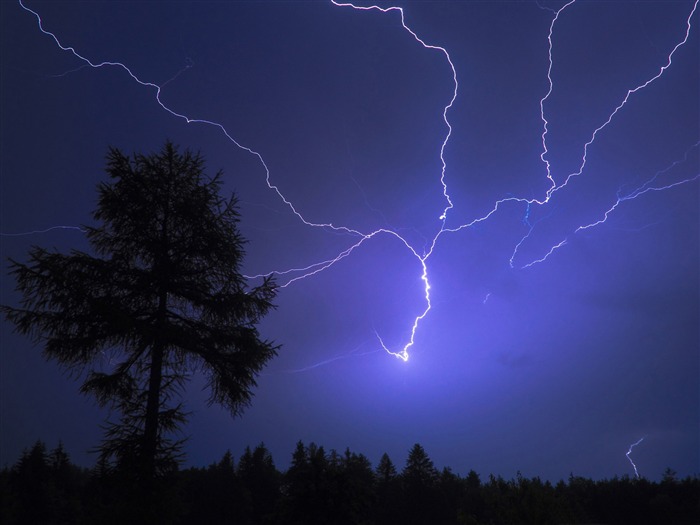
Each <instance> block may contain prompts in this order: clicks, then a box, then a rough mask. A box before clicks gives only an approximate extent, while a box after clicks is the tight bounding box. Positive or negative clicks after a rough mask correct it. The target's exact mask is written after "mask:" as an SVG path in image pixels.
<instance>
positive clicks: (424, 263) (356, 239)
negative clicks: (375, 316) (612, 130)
mask: <svg viewBox="0 0 700 525" xmlns="http://www.w3.org/2000/svg"><path fill="white" fill-rule="evenodd" d="M699 1H700V0H696V1H695V2H694V3H693V7H692V10H691V12H690V14H689V15H688V17H687V20H686V31H685V34H684V35H683V38H682V39H681V40H680V41H679V42H677V43H676V45H675V46H674V47H673V48H672V49H671V51H670V52H669V53H668V55H667V57H666V59H665V61H664V64H663V65H662V66H660V68H659V69H658V72H656V73H655V74H654V75H652V76H651V77H649V78H647V79H646V80H645V81H644V82H642V83H640V84H639V85H637V86H636V87H633V88H631V89H629V90H628V91H627V92H626V94H625V96H624V97H623V98H622V100H621V101H619V103H618V104H617V105H616V107H615V109H614V110H613V111H612V112H611V113H610V114H609V115H608V116H607V118H605V119H604V120H603V121H602V123H600V124H599V125H598V126H597V127H596V128H595V129H594V130H593V131H592V133H591V135H590V138H589V139H588V141H587V142H586V143H585V144H584V145H583V146H582V154H581V157H580V163H579V165H578V169H577V170H576V171H575V172H573V173H569V174H567V175H566V176H561V177H556V176H555V174H553V173H552V167H551V163H550V160H549V154H550V149H549V146H548V142H547V138H548V133H549V121H548V119H547V111H546V107H547V102H548V100H549V98H550V96H551V94H552V93H553V92H554V90H555V83H554V81H553V71H554V69H555V64H554V59H553V49H554V38H555V32H556V26H557V22H558V21H559V20H560V19H561V18H562V17H563V16H569V15H570V12H572V11H574V9H573V7H572V6H574V4H575V3H576V0H570V1H569V2H568V3H566V4H565V5H564V6H563V7H561V8H559V9H552V8H549V7H543V6H539V4H538V6H539V7H540V8H541V9H543V10H545V11H548V12H551V13H552V20H551V23H550V25H549V32H548V35H547V38H546V40H547V43H548V46H547V49H548V51H547V52H548V67H547V71H546V77H547V81H548V89H547V92H546V93H545V94H544V96H543V97H542V98H541V99H540V102H539V108H540V118H541V121H542V128H541V129H542V131H541V145H542V150H541V154H540V156H539V157H540V160H541V161H542V163H543V165H544V171H545V176H546V178H547V179H548V180H549V188H548V189H547V190H546V192H545V194H544V195H543V196H542V197H541V198H539V199H537V198H525V197H517V196H509V197H506V198H503V199H500V200H497V201H496V202H495V203H494V204H493V206H492V207H491V209H490V211H488V212H487V213H486V214H485V215H483V216H480V217H476V218H473V219H470V220H467V221H466V222H463V223H461V224H458V225H456V226H450V227H448V226H447V218H448V213H449V212H450V211H451V210H452V209H453V208H454V204H453V201H452V198H451V197H450V193H449V191H448V183H447V171H448V166H447V162H446V160H445V151H446V149H447V147H448V145H449V141H450V137H451V136H452V131H453V128H452V125H451V124H450V121H449V118H448V117H449V113H450V110H451V109H452V108H453V106H454V104H455V102H456V101H457V96H458V90H459V83H458V75H457V69H456V67H455V65H454V62H453V60H452V58H451V57H450V54H449V52H448V51H447V49H446V48H445V47H442V46H439V45H434V44H429V43H426V42H425V41H424V40H423V39H422V38H421V37H420V36H419V35H418V34H417V33H416V32H415V31H414V30H413V29H411V28H410V27H409V26H408V25H407V24H406V20H405V16H404V9H403V8H401V7H379V6H377V5H370V6H357V5H354V4H352V3H342V2H338V1H336V0H331V3H332V4H333V5H335V6H337V7H338V8H345V9H352V10H356V11H362V12H376V13H378V14H379V15H388V16H392V15H398V16H399V18H400V22H401V27H402V30H403V31H405V32H407V33H408V34H409V35H410V36H411V37H412V38H413V40H414V41H415V42H416V43H417V44H419V45H421V46H423V47H424V48H426V49H430V50H434V51H436V52H437V53H438V54H440V55H442V58H443V59H444V60H446V61H447V63H448V64H449V67H450V69H451V73H452V95H451V98H450V99H449V100H448V101H446V104H445V106H444V109H443V111H442V119H443V121H444V124H445V129H446V131H445V135H444V138H443V140H442V144H441V146H440V149H439V158H440V161H441V166H442V167H441V170H440V174H439V178H438V180H439V183H440V184H441V186H442V195H443V198H444V202H445V204H444V207H443V208H442V210H441V211H439V212H436V216H437V217H438V219H439V221H440V228H439V230H438V231H437V233H436V234H435V235H434V236H433V238H432V239H428V242H427V243H426V246H427V248H424V249H423V250H422V251H419V250H418V249H416V248H415V247H414V246H412V244H411V243H410V242H408V241H407V240H406V238H404V237H403V236H402V235H400V234H399V233H398V232H397V231H395V230H393V229H389V228H381V229H378V230H375V231H371V232H362V231H360V230H359V229H356V228H353V227H351V226H347V225H338V224H333V223H331V222H313V221H310V220H308V219H306V218H305V217H304V215H303V213H302V212H301V210H299V209H298V208H297V207H296V206H295V205H294V204H293V203H292V202H291V201H290V200H289V199H288V198H287V197H286V196H285V195H284V194H283V192H282V190H281V189H280V188H279V187H278V186H277V185H276V184H274V183H273V181H272V175H271V173H270V169H269V168H268V165H267V164H266V162H265V160H264V159H263V156H262V155H261V154H260V153H259V152H258V151H256V150H255V149H253V148H251V147H249V146H246V145H244V144H243V143H241V142H239V141H238V140H237V139H235V138H234V136H233V135H232V134H231V133H229V131H228V130H227V129H226V128H225V127H224V126H223V125H222V124H220V123H218V122H215V121H211V120H204V119H198V118H193V117H190V116H187V115H185V114H183V113H180V112H178V111H177V110H175V109H173V108H171V107H169V106H167V105H166V104H165V103H164V102H163V101H162V99H161V94H162V90H163V88H164V87H165V86H166V85H167V84H168V83H170V82H172V80H174V79H175V78H177V76H178V75H180V74H181V73H182V72H184V71H185V70H186V69H188V68H189V67H191V64H189V63H188V64H187V66H185V68H183V69H182V70H181V71H180V72H178V73H177V74H176V75H175V76H174V77H173V78H171V79H170V80H168V81H167V82H165V83H162V84H160V85H158V84H155V83H153V82H149V81H145V80H142V79H141V78H139V77H138V76H137V75H135V74H134V73H133V72H132V70H131V69H130V68H129V67H128V66H127V65H125V64H123V63H121V62H111V61H103V62H95V61H92V60H91V59H89V58H86V57H85V56H84V55H82V54H80V53H79V52H78V51H77V50H76V49H75V48H73V47H71V46H68V45H65V44H63V43H62V42H61V40H60V39H59V38H58V36H57V35H56V34H55V33H53V32H51V31H49V30H48V29H46V28H45V27H44V23H43V21H42V18H41V16H40V15H39V13H38V12H36V11H34V10H33V9H30V8H29V7H27V6H26V5H25V4H24V3H23V1H22V0H19V5H20V6H21V8H22V9H24V10H25V11H27V12H28V13H30V14H32V15H33V16H34V17H35V18H36V20H37V24H38V27H39V30H40V31H41V32H42V33H43V34H45V35H47V36H49V37H50V38H52V39H53V41H54V42H55V44H56V45H57V46H58V47H59V48H60V49H61V50H63V51H65V52H67V53H70V54H72V55H73V56H74V57H75V58H77V59H78V60H79V61H81V62H82V65H81V66H80V67H81V68H85V67H90V68H94V69H100V68H107V67H110V68H118V69H121V70H123V71H124V72H125V73H126V74H127V75H128V76H129V77H130V78H131V79H132V80H133V81H134V82H136V83H138V84H139V85H141V86H143V87H144V88H147V89H150V90H152V91H153V92H154V97H155V101H156V103H157V104H158V105H159V106H160V107H161V108H162V109H163V110H165V111H166V112H168V113H169V114H170V115H172V116H173V117H175V118H177V119H180V120H183V121H185V122H186V123H187V124H202V125H206V126H212V127H214V128H217V129H218V130H219V131H220V132H221V133H223V135H224V136H225V137H226V138H227V139H228V140H229V141H230V142H231V143H232V144H233V145H234V146H235V147H237V148H239V149H241V150H243V151H245V152H247V153H249V154H250V155H253V156H254V157H255V158H256V159H257V161H258V162H259V163H260V165H261V166H262V168H263V170H264V173H265V182H266V184H267V187H268V188H269V189H270V190H272V191H273V192H275V193H276V195H277V196H278V197H279V199H280V200H281V201H282V202H283V203H284V204H285V205H286V206H287V207H288V208H289V210H290V211H291V212H292V213H293V214H294V215H295V216H296V217H297V219H298V220H299V221H301V223H303V224H304V225H306V226H308V227H313V228H322V229H326V230H331V231H333V232H336V233H341V234H344V235H347V236H349V237H351V238H352V241H351V243H350V245H349V246H348V247H346V248H345V249H344V250H342V251H340V252H339V253H338V254H337V255H335V256H334V257H330V258H328V259H326V260H323V261H319V262H314V263H312V264H309V265H306V266H302V267H298V268H291V269H287V270H279V271H273V272H269V273H272V274H274V275H276V276H277V277H278V278H281V281H282V282H281V284H280V287H281V288H286V287H288V286H290V285H291V284H292V283H297V282H299V281H301V280H303V279H306V278H310V277H312V276H314V275H316V274H318V273H320V272H324V271H325V270H327V269H329V268H331V267H332V266H334V265H335V264H336V263H338V262H339V261H341V260H343V259H345V258H347V257H348V256H350V255H351V254H352V253H353V252H354V251H355V250H357V249H359V248H360V247H361V246H362V245H363V244H365V243H366V242H367V241H370V240H373V239H375V238H377V237H387V236H388V237H394V238H396V239H398V240H399V241H400V242H401V243H402V244H403V246H404V247H405V248H406V249H407V250H408V251H409V253H410V254H411V255H412V256H413V257H414V258H415V259H416V261H417V263H418V266H419V269H420V280H421V282H422V288H423V292H424V294H423V300H424V307H423V309H422V310H421V311H420V313H419V315H417V316H416V317H415V318H414V320H413V323H412V325H411V329H410V335H409V336H408V338H407V342H406V343H405V344H404V345H403V347H401V348H400V349H398V350H392V349H390V348H389V347H387V345H385V343H384V341H383V340H382V338H381V336H380V335H379V334H378V333H376V337H377V340H378V342H379V345H380V346H381V348H382V349H383V350H384V351H386V352H387V353H389V354H391V355H393V356H395V357H398V358H400V359H402V360H403V361H407V360H408V358H409V349H410V348H411V347H412V346H413V345H414V343H415V337H416V332H417V330H418V327H419V324H420V323H421V321H422V320H423V319H424V318H425V317H426V316H427V315H428V313H429V312H430V310H431V295H430V291H431V287H430V280H429V272H428V259H429V258H430V256H431V255H432V254H433V252H434V250H435V249H436V246H437V243H438V240H439V239H440V238H441V236H442V235H443V234H454V233H457V232H459V231H461V230H464V229H468V228H470V227H472V226H475V225H477V224H479V223H481V222H485V221H488V220H489V219H490V218H491V217H492V216H493V215H495V214H496V213H497V212H499V211H500V210H501V209H502V208H503V207H504V206H506V205H508V204H516V205H524V206H525V207H526V214H525V218H524V220H523V222H524V223H525V225H526V226H528V227H529V230H528V232H527V233H526V234H525V235H524V236H523V237H522V238H521V239H520V241H519V242H517V243H516V245H515V246H514V249H513V252H512V256H511V258H510V261H509V262H510V266H511V267H512V268H515V260H516V259H517V257H518V254H519V249H520V247H521V245H522V244H523V243H524V242H525V241H526V240H527V239H528V238H529V237H530V235H531V234H532V233H533V231H534V229H535V228H536V226H537V222H534V224H531V223H530V219H529V217H530V211H531V208H532V207H533V206H544V205H546V204H548V203H549V202H550V201H551V199H553V198H554V197H555V194H556V193H557V192H559V191H561V190H563V189H564V188H565V187H567V185H568V184H569V182H570V181H571V180H573V179H574V178H575V177H578V176H580V175H582V174H583V173H584V171H585V168H586V164H587V158H588V154H589V149H590V148H591V147H593V145H594V143H595V141H596V138H597V137H598V136H599V135H600V134H601V133H602V132H603V131H604V130H605V128H606V127H607V126H608V125H609V124H610V123H611V122H612V121H613V119H614V118H615V117H616V115H617V114H618V113H619V112H620V111H622V110H623V108H624V107H625V106H626V105H627V104H628V102H629V101H630V100H631V99H632V97H633V95H635V94H636V93H638V92H640V91H642V90H644V89H645V88H646V87H647V86H649V85H650V84H652V83H653V82H655V81H657V80H658V79H660V78H661V77H662V75H663V74H664V72H665V71H666V70H667V69H668V68H669V67H671V65H672V63H673V58H674V55H675V54H676V52H677V51H678V50H679V49H680V48H681V47H682V46H683V45H685V44H686V42H687V41H688V38H689V35H690V31H691V20H692V18H693V16H694V15H695V12H696V9H697V6H698V2H699ZM699 144H700V143H696V144H695V145H693V146H691V148H690V149H689V150H688V151H687V152H686V156H685V158H684V159H683V160H679V161H676V162H675V163H674V164H673V165H671V166H669V167H668V168H666V169H664V170H662V171H660V172H658V173H656V174H655V175H654V176H653V177H652V178H650V179H649V180H648V181H647V182H646V183H644V184H643V185H642V186H640V187H638V188H637V189H635V190H633V191H631V192H629V193H627V194H625V195H621V194H620V193H618V196H617V200H616V202H615V203H614V204H613V205H612V206H611V207H610V208H609V209H608V210H607V211H606V212H605V213H604V214H603V216H602V218H600V219H599V220H597V221H595V222H592V223H590V224H585V225H581V226H579V227H578V228H577V229H575V231H574V232H572V234H575V233H577V232H580V231H583V230H587V229H590V228H593V227H595V226H599V225H601V224H603V223H605V222H606V221H607V219H608V217H609V216H610V214H612V213H613V212H614V211H615V210H616V209H617V207H618V206H619V205H620V204H621V203H623V202H626V201H630V200H634V199H636V198H638V197H640V196H642V195H644V194H646V193H649V192H658V191H666V190H670V189H672V188H675V187H677V186H680V185H682V184H687V183H690V182H692V181H697V180H698V179H700V174H697V175H695V176H693V177H690V178H687V179H684V180H680V181H675V182H669V183H666V184H659V183H658V180H659V178H661V177H662V176H663V175H664V174H665V173H666V172H667V171H669V170H670V169H671V168H672V167H673V166H675V165H677V164H679V163H682V162H685V161H686V160H687V158H688V155H689V154H690V152H691V151H692V150H693V149H694V148H697V147H698V145H699ZM557 179H559V180H560V181H561V182H560V183H558V182H557ZM53 229H76V230H80V231H82V230H81V229H80V228H79V227H75V226H55V227H53V228H48V229H46V230H42V231H35V232H27V233H18V234H2V235H5V236H10V235H30V234H35V233H43V232H47V231H50V230H53ZM567 242H568V237H567V238H564V239H563V240H561V241H560V242H559V243H557V244H555V245H553V246H551V248H550V249H549V250H548V251H547V252H546V253H545V254H544V255H543V256H542V257H540V258H538V259H535V260H532V261H530V262H528V263H526V264H522V265H521V266H520V268H521V269H524V268H529V267H531V266H533V265H535V264H539V263H542V262H544V261H545V260H547V259H548V258H549V257H550V256H551V255H552V254H553V253H554V252H555V251H557V250H559V249H560V248H563V247H564V246H566V244H567ZM269 273H268V274H269ZM268 274H260V275H251V276H248V277H249V278H250V279H255V278H259V277H262V276H263V275H268ZM490 295H491V294H490V293H489V294H488V295H487V296H486V298H485V299H484V301H483V302H484V303H486V301H487V300H488V298H489V296H490ZM367 353H369V352H367ZM362 355H364V354H362ZM337 359H340V357H336V358H331V359H329V360H327V361H324V362H323V363H321V364H325V363H326V362H331V361H334V360H337ZM315 366H316V365H315ZM643 439H644V438H642V439H640V440H639V441H638V442H637V443H635V444H633V445H632V446H631V447H630V450H629V451H628V453H627V458H628V459H629V460H630V463H632V465H633V466H634V463H633V462H632V460H631V459H630V457H629V454H630V452H631V450H632V447H634V446H636V445H638V444H639V443H641V441H642V440H643ZM634 469H635V474H637V469H636V466H634Z"/></svg>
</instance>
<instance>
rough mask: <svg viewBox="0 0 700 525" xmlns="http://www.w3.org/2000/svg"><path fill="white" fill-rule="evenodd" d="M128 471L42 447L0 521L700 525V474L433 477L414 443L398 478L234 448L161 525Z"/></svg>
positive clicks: (177, 485)
mask: <svg viewBox="0 0 700 525" xmlns="http://www.w3.org/2000/svg"><path fill="white" fill-rule="evenodd" d="M132 486H133V485H132V483H131V481H130V477H129V473H126V472H120V471H119V470H117V469H115V468H113V467H112V466H110V465H108V464H106V463H104V462H102V463H98V464H97V465H96V466H95V467H94V468H91V469H87V468H81V467H78V466H76V465H74V464H73V463H72V462H71V461H70V458H69V457H68V454H67V453H66V452H65V450H64V448H63V446H62V445H61V444H59V446H58V447H57V448H55V449H54V450H51V451H49V450H47V448H46V446H45V444H44V443H42V442H40V441H39V442H37V443H36V444H35V445H34V446H33V447H32V448H31V449H29V450H26V451H25V452H24V453H23V454H22V456H21V457H20V458H19V460H18V461H17V463H16V464H15V465H14V466H12V467H5V468H3V469H2V471H0V522H1V523H3V524H8V525H9V524H15V523H17V524H19V523H21V524H25V523H26V524H69V523H70V524H82V523H90V524H92V523H100V524H102V523H104V524H109V523H139V522H148V523H172V524H190V523H207V524H304V525H313V524H326V525H327V524H348V525H350V524H367V525H369V524H420V525H428V524H430V525H432V524H549V523H551V524H564V523H571V524H573V523H601V524H602V523H607V524H618V523H619V524H632V523H634V524H664V525H670V524H691V523H693V524H697V523H700V479H699V478H697V477H693V478H690V477H688V478H685V479H682V480H678V479H676V476H675V474H674V473H673V472H672V471H671V470H670V469H669V470H667V471H666V473H665V474H664V478H663V480H662V481H661V482H658V483H657V482H652V481H649V480H646V479H630V478H629V477H622V478H613V479H610V480H603V481H592V480H590V479H585V478H581V477H576V476H573V475H572V476H571V477H569V479H568V481H566V482H565V481H560V482H558V483H556V484H554V485H553V484H551V483H550V482H549V481H541V480H540V479H539V478H537V477H535V478H532V479H528V478H525V477H523V476H521V475H518V476H517V478H516V479H513V480H504V479H503V478H501V477H500V476H499V477H494V476H490V477H489V479H488V480H481V479H480V477H479V475H478V474H477V473H476V472H474V471H471V472H469V473H468V474H467V475H466V476H460V475H457V474H455V473H453V472H452V471H451V470H450V469H449V468H445V469H443V470H442V471H438V470H437V469H436V468H435V467H434V465H433V462H432V460H431V459H430V457H429V456H428V454H427V453H426V452H425V450H424V449H423V448H422V447H421V446H420V445H418V444H416V445H414V446H413V448H412V449H411V450H410V452H409V454H408V459H407V460H406V463H405V465H404V466H403V468H402V469H401V470H400V471H399V470H398V469H397V467H396V466H395V465H394V463H393V462H392V461H391V459H390V458H389V456H388V455H386V454H385V455H384V456H382V458H381V459H380V461H379V463H378V465H377V466H376V468H373V466H372V464H371V463H370V461H369V460H368V459H367V458H366V457H365V456H364V455H362V454H356V453H354V452H351V451H349V450H346V451H345V452H344V453H342V454H339V453H338V452H336V451H335V450H331V451H329V452H327V451H326V450H324V448H323V447H320V446H317V445H315V444H313V443H312V444H309V445H308V446H307V445H304V444H303V443H301V442H299V443H298V444H297V446H296V449H295V451H294V453H293V454H292V461H291V465H290V467H289V469H287V471H286V472H281V471H280V470H278V469H277V468H276V467H275V464H274V462H273V459H272V456H271V455H270V452H269V451H268V450H267V449H266V448H265V446H264V445H259V446H257V447H255V448H254V449H253V450H251V449H250V448H246V450H245V451H244V453H243V454H242V455H241V457H240V458H239V459H238V461H236V462H234V458H233V456H232V455H231V453H230V452H226V453H225V454H224V456H223V457H222V458H221V460H220V461H218V462H216V463H214V464H212V465H210V466H208V467H204V468H188V469H174V470H173V471H172V472H170V473H167V474H165V475H164V476H163V477H162V478H161V479H160V480H159V483H158V485H157V488H156V492H155V493H154V494H153V495H152V496H151V497H153V498H157V499H158V501H159V505H158V508H159V512H158V515H157V517H156V518H153V517H149V518H147V519H144V516H142V515H139V508H138V505H137V504H134V503H133V502H134V501H136V499H134V498H135V496H134V494H131V492H130V488H131V487H132Z"/></svg>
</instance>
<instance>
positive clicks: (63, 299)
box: [2, 142, 278, 481]
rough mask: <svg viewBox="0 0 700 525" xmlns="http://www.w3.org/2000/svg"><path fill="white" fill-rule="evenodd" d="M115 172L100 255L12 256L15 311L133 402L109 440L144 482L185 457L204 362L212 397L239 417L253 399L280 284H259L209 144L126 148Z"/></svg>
mask: <svg viewBox="0 0 700 525" xmlns="http://www.w3.org/2000/svg"><path fill="white" fill-rule="evenodd" d="M107 173H108V174H109V177H110V180H109V181H108V182H105V183H102V184H100V185H99V187H98V193H99V201H98V205H97V209H96V211H95V212H94V214H93V216H94V218H95V220H96V221H98V223H100V224H99V226H96V227H89V226H86V227H85V230H86V231H87V237H88V240H89V242H90V245H91V247H92V249H93V250H94V252H95V254H96V255H95V256H93V255H90V254H88V253H84V252H80V251H72V252H71V253H70V254H68V255H65V254H61V253H56V252H49V251H47V250H45V249H42V248H38V247H34V248H32V250H31V251H30V253H29V262H28V263H27V264H23V263H19V262H16V261H11V274H13V275H14V276H15V278H16V280H17V289H18V291H19V292H21V294H22V302H21V307H20V308H16V307H11V306H2V311H3V312H4V314H5V316H6V317H7V319H8V320H10V321H11V322H13V323H14V324H15V327H16V329H17V331H19V332H20V333H23V334H27V335H30V336H32V337H33V338H34V340H36V341H37V342H41V343H42V344H43V348H44V355H45V356H46V357H47V358H50V359H56V360H57V361H58V362H59V363H60V364H61V365H63V366H64V367H66V368H68V369H69V370H70V371H73V372H77V373H79V374H81V376H82V377H83V378H84V382H83V385H82V387H81V390H82V391H83V392H85V393H90V394H93V395H95V396H96V398H97V400H98V402H99V403H100V404H101V405H110V406H112V407H114V408H117V409H119V411H120V413H121V415H122V419H121V421H120V422H119V423H112V424H111V425H110V426H109V427H108V429H107V435H106V439H105V442H104V443H103V445H102V447H101V450H102V453H103V455H104V456H107V457H113V458H115V459H116V460H117V464H120V463H121V464H122V465H124V466H126V467H128V468H129V469H131V470H134V471H136V472H137V474H138V478H139V479H141V480H142V481H143V480H149V479H153V478H154V477H155V476H157V475H158V474H159V473H160V472H161V471H162V470H167V469H168V468H169V467H171V466H172V462H173V460H174V458H176V450H177V443H174V442H172V441H168V440H167V434H168V433H170V432H172V431H173V430H176V429H177V428H178V427H179V426H180V425H181V424H182V423H183V422H184V420H185V415H184V413H183V411H182V407H181V404H180V403H178V402H177V398H178V395H179V394H180V393H181V392H180V390H179V388H180V387H181V386H182V384H183V382H184V381H185V380H186V378H187V376H188V374H189V373H190V372H191V371H192V370H193V369H195V368H198V369H201V370H202V371H203V372H204V373H205V374H206V376H207V377H208V381H209V384H208V386H209V387H210V390H211V398H210V401H211V402H217V403H220V404H222V405H223V406H225V407H226V408H228V409H229V410H230V411H231V413H232V414H233V415H234V416H235V415H238V414H239V413H240V412H241V411H242V409H243V408H245V407H246V406H247V405H249V403H250V400H251V396H252V393H251V389H252V388H253V387H254V386H255V384H256V383H255V376H256V374H257V373H258V372H259V371H260V370H261V369H262V367H263V366H264V365H265V363H266V362H267V361H268V360H269V359H270V358H272V357H273V356H274V355H276V352H277V349H278V347H276V346H274V345H273V344H272V343H270V342H268V341H263V340H261V339H260V338H259V335H258V331H257V329H256V327H255V325H256V324H257V322H258V321H259V320H260V319H261V317H262V316H263V315H265V314H266V313H267V312H268V311H269V310H270V309H271V308H273V305H272V302H271V301H272V300H273V298H274V295H275V286H274V284H273V282H272V281H271V280H269V279H267V280H265V281H264V282H263V283H262V284H261V285H260V286H258V287H257V288H253V289H252V290H249V289H247V288H246V282H245V279H244V277H243V276H242V275H241V274H240V273H239V266H240V264H241V261H242V259H243V255H244V252H243V244H244V242H245V241H244V239H243V238H242V237H241V235H240V234H239V232H238V229H237V223H238V220H239V216H238V212H237V210H236V201H235V198H233V197H232V198H231V199H229V200H225V199H223V198H222V197H221V196H220V195H219V191H220V189H221V173H218V174H217V175H216V176H215V177H213V178H209V177H207V176H206V175H205V174H204V161H203V159H202V157H201V156H200V155H199V154H192V153H191V152H190V151H185V152H184V153H183V154H180V153H178V150H177V147H176V146H174V145H173V144H172V143H171V142H166V144H165V146H164V147H163V149H162V150H161V151H160V153H157V154H152V155H150V156H145V155H142V154H135V155H134V156H133V158H131V157H128V156H126V155H124V154H122V153H121V152H120V151H119V150H117V149H114V148H112V149H110V151H109V154H108V156H107Z"/></svg>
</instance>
